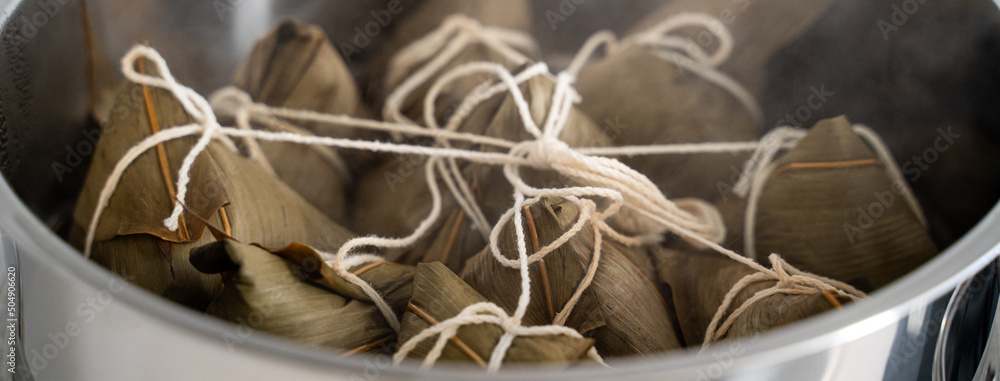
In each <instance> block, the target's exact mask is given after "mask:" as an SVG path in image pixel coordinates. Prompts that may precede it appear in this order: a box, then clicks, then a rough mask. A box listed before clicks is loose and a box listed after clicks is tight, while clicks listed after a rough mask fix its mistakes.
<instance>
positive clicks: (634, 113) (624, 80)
mask: <svg viewBox="0 0 1000 381" xmlns="http://www.w3.org/2000/svg"><path fill="white" fill-rule="evenodd" d="M577 89H578V90H579V92H580V95H581V96H582V97H583V102H582V103H581V104H580V106H579V107H580V110H582V111H584V112H585V113H586V114H587V115H589V116H590V117H591V118H593V120H596V121H608V123H609V124H611V126H610V127H612V130H611V131H612V132H613V134H615V135H614V136H613V140H614V143H615V144H616V145H622V146H628V145H648V144H681V143H702V142H718V141H744V140H754V139H756V138H757V137H758V136H759V135H760V133H761V132H762V131H761V129H760V127H759V126H758V125H757V124H756V123H755V122H754V120H753V116H752V115H751V114H750V112H749V111H748V110H747V109H746V107H744V106H743V105H742V104H741V103H740V102H739V101H738V100H737V99H736V98H735V97H734V96H732V95H731V94H729V93H728V92H727V91H726V90H723V89H722V88H720V87H719V86H718V85H715V84H713V83H711V82H708V81H706V80H705V79H703V78H702V77H700V76H698V75H697V74H695V73H693V72H691V71H689V70H686V69H681V68H680V67H679V66H677V65H675V64H674V63H673V62H671V61H668V60H664V59H662V58H660V57H657V56H655V55H653V54H652V53H650V52H649V51H648V50H646V48H642V47H630V48H627V49H625V50H623V51H621V52H619V53H617V54H614V55H611V56H609V57H607V58H605V59H603V60H601V61H599V62H596V63H594V64H593V65H592V66H590V67H589V68H587V69H586V70H584V71H583V72H582V73H581V74H580V79H579V81H578V82H577ZM623 99H631V100H632V101H622V100H623ZM748 157H749V156H748V155H747V154H745V153H721V154H691V155H640V156H634V157H621V158H619V160H621V161H622V162H623V163H625V164H627V165H628V166H629V167H632V168H633V169H635V170H637V171H639V172H641V173H643V174H645V175H646V176H648V177H649V178H650V180H652V181H653V182H654V183H655V184H656V185H657V186H658V187H659V188H660V189H661V190H662V191H663V192H664V193H666V194H667V195H668V196H670V197H697V198H702V199H708V200H712V199H715V198H717V197H718V196H720V195H719V194H718V189H717V188H718V186H717V185H718V183H719V182H720V181H725V180H726V179H728V178H729V175H730V172H731V168H737V166H738V165H739V164H740V163H742V162H744V161H745V160H746V158H748Z"/></svg>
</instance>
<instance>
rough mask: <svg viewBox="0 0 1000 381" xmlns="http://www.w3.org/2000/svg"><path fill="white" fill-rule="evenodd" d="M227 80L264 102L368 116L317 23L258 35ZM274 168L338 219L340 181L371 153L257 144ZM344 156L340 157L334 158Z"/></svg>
mask: <svg viewBox="0 0 1000 381" xmlns="http://www.w3.org/2000/svg"><path fill="white" fill-rule="evenodd" d="M234 84H235V85H236V87H239V88H241V89H243V90H244V91H247V93H249V94H250V96H251V98H253V99H254V100H255V101H257V102H262V103H265V104H268V105H271V106H276V107H286V108H292V109H301V110H310V111H317V112H323V113H328V114H346V115H352V116H358V117H364V116H367V115H368V111H367V110H366V109H365V107H364V105H363V104H362V102H361V96H360V94H359V93H358V89H357V85H356V84H355V82H354V78H353V77H352V76H351V72H350V71H349V70H348V68H347V66H346V65H345V64H344V63H343V61H342V60H341V58H340V56H339V55H338V54H337V53H336V51H335V50H334V49H333V46H332V45H331V44H330V43H329V42H328V41H327V39H326V34H324V33H323V30H322V29H320V28H319V27H316V26H312V25H309V24H306V23H303V22H298V21H285V22H282V23H281V24H279V25H278V26H276V27H274V28H273V29H271V30H270V31H269V32H268V33H267V34H265V35H264V36H263V37H261V39H260V40H258V42H257V44H256V46H255V47H254V50H253V51H252V52H251V53H250V55H249V56H248V57H247V59H246V60H245V61H244V62H243V64H242V65H241V67H240V68H239V69H238V71H237V73H236V75H235V78H234ZM280 124H281V125H280V126H266V127H268V128H275V127H280V128H282V129H286V130H292V131H293V132H299V133H308V134H321V135H326V136H333V137H342V138H354V139H367V140H371V139H372V138H373V137H374V134H372V133H370V132H366V131H365V130H360V129H351V128H347V127H341V126H326V125H320V124H312V123H299V124H301V126H302V127H303V128H302V129H299V128H297V127H294V126H292V125H289V124H284V123H280ZM258 144H259V145H260V147H261V150H262V151H263V153H264V156H265V157H266V158H267V159H268V161H269V162H270V165H271V167H272V168H273V169H274V171H275V173H276V174H277V175H278V177H280V178H281V179H282V180H283V181H284V182H285V183H287V184H288V185H289V186H291V187H292V188H293V189H295V190H296V191H297V192H299V194H301V195H302V196H303V197H304V198H306V199H307V200H309V202H311V203H312V204H313V205H315V206H316V207H317V208H318V209H320V211H322V212H323V213H325V214H326V215H327V216H330V217H331V218H333V219H334V220H336V221H338V222H343V221H345V214H346V207H345V193H346V189H345V187H346V186H349V185H351V184H350V183H351V181H352V180H351V178H352V175H351V168H349V167H348V165H347V163H350V164H351V167H352V168H354V169H357V170H360V169H363V168H362V167H365V166H367V165H368V163H369V162H370V161H371V160H372V154H371V153H365V152H360V151H346V150H345V151H343V152H338V151H336V150H334V149H332V148H330V147H326V146H303V145H301V144H295V143H285V142H264V141H261V142H258ZM342 156H345V157H346V159H348V160H346V162H345V160H344V159H342V158H341V157H342Z"/></svg>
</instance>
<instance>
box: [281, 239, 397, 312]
mask: <svg viewBox="0 0 1000 381" xmlns="http://www.w3.org/2000/svg"><path fill="white" fill-rule="evenodd" d="M267 250H268V251H270V252H272V253H274V254H276V255H278V256H281V257H282V258H285V260H287V261H289V262H291V263H292V264H293V265H292V272H293V273H295V274H296V275H298V276H299V277H300V278H302V279H308V280H311V281H313V282H316V283H317V284H321V285H323V286H326V287H329V288H330V289H332V290H333V291H335V292H337V293H338V294H340V295H343V296H344V297H348V298H352V299H358V300H362V301H368V302H371V298H369V297H368V295H365V293H364V292H363V291H361V288H360V287H358V286H356V285H354V284H351V283H350V282H348V281H347V280H345V279H344V278H341V277H340V276H339V275H337V272H336V270H334V269H333V268H332V267H330V266H329V265H327V264H326V262H324V261H323V258H322V257H321V256H320V255H319V253H318V252H316V250H315V249H313V248H311V247H308V246H305V245H301V244H297V243H293V244H291V245H288V246H285V247H284V248H280V249H267ZM351 272H352V273H354V275H357V276H358V277H359V278H361V279H363V280H364V281H366V282H368V283H370V284H371V285H372V288H374V289H375V290H376V291H378V292H379V294H380V295H382V297H384V298H385V300H386V302H387V303H389V305H390V306H391V307H392V309H393V311H394V312H395V313H396V316H402V315H403V312H404V311H405V310H406V303H407V302H408V301H409V300H410V293H411V292H412V288H413V274H414V273H415V272H416V268H415V267H413V266H407V265H401V264H397V263H392V262H384V261H383V262H374V263H369V264H365V265H361V266H357V267H355V268H353V269H351Z"/></svg>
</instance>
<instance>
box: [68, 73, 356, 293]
mask: <svg viewBox="0 0 1000 381" xmlns="http://www.w3.org/2000/svg"><path fill="white" fill-rule="evenodd" d="M142 68H145V69H146V70H148V71H149V72H150V73H151V74H154V73H153V66H152V65H150V64H148V63H146V62H143V66H142ZM132 94H141V95H142V97H141V98H138V99H137V98H134V97H133V95H132ZM188 123H191V118H190V117H188V115H187V114H186V113H185V112H184V110H183V108H182V107H181V106H180V104H179V103H178V102H177V101H176V99H174V97H173V96H172V95H171V94H170V93H168V92H167V91H165V90H161V89H157V88H147V87H144V86H141V85H136V84H130V85H129V86H128V87H127V88H126V89H125V90H124V91H123V92H122V93H121V94H120V95H119V97H118V99H117V100H116V103H115V117H114V118H112V119H111V121H110V122H109V123H108V125H106V126H105V128H104V134H103V136H102V137H101V140H100V141H99V142H98V144H97V147H96V149H95V153H94V161H93V163H92V164H91V167H90V170H89V172H88V174H87V179H86V182H85V184H84V189H83V191H82V193H81V195H80V198H79V199H78V202H77V207H76V210H75V212H74V221H75V228H74V229H73V234H72V236H71V241H73V242H75V243H76V244H77V245H82V242H83V238H82V237H83V234H84V233H85V231H86V228H87V226H88V224H89V223H90V220H91V216H92V215H93V212H94V209H95V207H96V204H97V197H98V193H99V192H100V190H101V189H102V188H103V187H104V183H105V180H106V179H107V178H108V176H109V174H110V173H111V170H112V168H113V167H114V166H115V165H116V163H117V162H118V160H119V159H120V158H121V157H122V155H123V154H124V152H125V151H126V150H128V149H129V148H131V147H132V146H133V145H134V144H135V143H137V142H138V141H140V140H141V139H143V138H145V137H146V136H148V135H150V134H152V133H154V132H155V131H159V130H160V129H166V128H171V127H173V126H178V125H185V124H188ZM197 138H198V137H197V136H192V137H186V138H181V139H176V140H173V141H170V142H166V143H164V144H162V145H161V146H160V147H159V148H157V149H152V150H150V151H148V152H146V153H144V154H143V155H141V156H139V158H138V159H137V160H136V161H135V162H134V163H133V164H132V165H131V166H130V167H129V168H128V169H127V170H126V171H125V172H124V175H123V177H122V179H121V181H120V183H119V184H118V187H117V188H116V190H115V192H114V194H113V195H112V197H111V200H110V203H109V206H108V208H107V209H106V210H105V211H104V213H103V215H102V217H101V219H100V223H99V224H98V227H97V236H96V240H95V243H94V247H93V248H92V249H93V250H92V258H93V259H94V261H96V262H98V263H100V264H102V265H104V266H105V267H107V268H108V269H109V270H111V271H113V272H115V273H117V274H119V275H121V276H123V277H125V278H127V279H130V280H132V281H133V282H135V283H136V284H137V285H139V286H141V287H143V288H146V289H148V290H150V291H151V292H153V293H157V294H161V295H164V296H166V297H168V298H170V299H172V300H174V301H177V302H179V303H181V304H185V305H188V306H190V307H192V308H195V309H198V310H201V309H204V307H205V306H206V305H207V304H208V302H209V301H210V300H211V298H212V296H213V295H214V294H215V293H216V292H217V291H218V289H219V287H220V286H221V281H220V280H219V277H217V276H207V275H204V274H202V273H200V272H198V271H197V270H195V269H194V268H193V267H191V265H190V263H189V261H188V252H189V250H190V249H191V248H193V247H197V246H200V245H204V244H206V243H209V242H212V241H213V237H211V236H210V235H206V234H204V232H205V227H206V221H207V222H209V223H211V224H212V225H215V226H219V227H227V226H228V228H227V230H228V233H229V234H228V235H229V236H231V237H233V238H236V239H239V240H241V241H243V242H253V243H260V244H262V245H265V246H267V247H280V246H284V245H286V244H288V243H289V242H302V243H304V244H308V245H310V246H313V247H316V248H318V249H322V250H332V249H335V248H337V247H339V246H340V245H341V244H342V243H343V242H344V241H346V240H347V239H348V238H349V237H350V236H351V233H350V232H348V231H347V230H346V229H344V228H342V227H340V226H339V225H337V224H335V223H334V222H332V221H330V220H329V219H328V218H326V217H325V216H323V214H321V213H320V212H319V211H317V210H316V209H315V208H313V207H312V206H311V205H309V203H307V202H306V201H305V200H303V199H302V198H301V197H299V196H298V195H297V194H296V193H295V192H294V191H293V190H291V189H290V188H289V187H288V186H287V185H285V184H284V183H282V182H281V181H280V180H278V179H276V178H274V177H273V176H271V175H270V174H268V173H265V172H264V171H263V169H262V168H261V167H259V166H258V165H257V164H255V163H253V162H251V161H249V160H248V159H246V158H243V157H242V156H240V155H239V154H238V153H235V152H232V151H230V150H228V149H227V148H225V147H224V146H222V145H221V144H220V143H211V144H209V146H208V147H207V148H206V150H205V151H204V152H202V153H201V155H200V156H199V157H198V159H197V160H195V162H194V165H193V166H192V169H191V172H190V176H191V181H190V183H189V186H188V189H189V192H188V196H187V197H186V206H187V208H186V211H185V213H183V214H182V218H181V221H180V222H181V228H180V229H178V230H177V231H176V232H171V231H169V230H168V229H167V228H166V227H164V226H163V219H164V218H165V217H167V216H168V215H169V214H170V211H171V210H172V209H173V203H174V200H175V197H176V195H175V194H174V189H173V187H174V181H175V179H174V177H175V176H176V174H177V170H178V169H179V168H180V166H181V161H182V160H183V159H184V156H185V155H186V154H187V152H188V151H190V149H191V147H192V146H193V145H194V142H195V141H196V140H197ZM223 205H226V207H225V208H223ZM157 239H159V240H164V241H168V242H172V243H173V245H171V252H172V253H171V256H170V257H172V261H168V260H167V258H165V256H164V255H163V254H161V252H160V249H159V248H158V245H157V244H156V240H157ZM171 264H172V265H173V270H174V275H173V276H172V275H171V269H170V266H171Z"/></svg>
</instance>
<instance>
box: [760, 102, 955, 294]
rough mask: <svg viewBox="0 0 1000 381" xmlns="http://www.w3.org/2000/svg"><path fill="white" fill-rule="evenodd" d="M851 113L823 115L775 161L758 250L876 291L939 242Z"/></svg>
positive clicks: (764, 201) (767, 186)
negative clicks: (855, 126)
mask: <svg viewBox="0 0 1000 381" xmlns="http://www.w3.org/2000/svg"><path fill="white" fill-rule="evenodd" d="M851 127H852V126H851V123H850V122H849V121H848V120H847V118H845V117H838V118H834V119H827V120H823V121H820V122H819V123H817V124H816V126H814V127H813V128H812V130H811V131H810V132H809V135H807V136H806V137H805V138H803V139H802V140H801V141H799V143H798V144H797V145H796V147H795V148H794V149H792V150H791V151H789V152H788V153H786V154H785V155H784V156H782V157H781V158H780V159H778V160H777V161H775V163H774V168H776V169H775V170H774V171H773V172H772V173H771V175H770V176H769V177H768V179H767V182H766V184H765V186H764V189H763V192H762V194H761V197H760V204H759V209H758V210H759V211H758V213H757V217H756V220H757V225H756V227H755V231H756V237H755V238H756V250H757V252H758V253H762V254H768V253H778V254H781V255H782V257H783V258H785V259H786V260H787V261H788V263H790V264H792V265H793V266H795V267H797V268H799V269H802V270H803V271H808V272H812V273H816V274H820V275H825V276H828V277H831V278H834V279H840V280H844V281H846V282H848V283H850V284H851V285H853V286H855V287H857V288H859V289H861V290H862V291H865V292H868V291H872V290H875V289H878V288H880V287H882V286H885V285H886V284H888V283H890V282H892V281H894V280H896V279H898V278H900V277H902V276H903V275H906V274H907V273H908V272H910V271H911V270H913V269H915V268H917V267H919V266H920V265H922V264H923V263H924V262H926V261H928V260H930V259H931V258H933V257H934V256H935V255H936V254H937V252H938V250H937V248H936V247H935V244H934V242H933V241H932V240H931V238H930V236H929V234H928V233H927V230H926V228H925V227H924V226H923V225H922V224H921V222H920V220H919V219H918V217H917V215H918V214H917V213H919V212H918V211H915V210H913V209H912V208H911V207H910V205H909V204H908V203H907V202H906V201H905V199H904V197H903V196H902V194H904V192H909V188H908V186H907V184H905V183H903V182H895V181H893V180H892V179H891V178H890V177H889V176H888V174H887V172H886V167H887V166H895V165H896V163H892V162H890V163H885V162H880V161H879V158H878V157H877V156H876V155H875V154H874V153H873V152H872V151H871V149H870V148H869V147H868V146H867V145H866V144H865V143H864V142H863V141H862V140H861V139H860V138H859V137H858V135H857V134H855V132H854V131H853V130H852V128H851Z"/></svg>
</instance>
